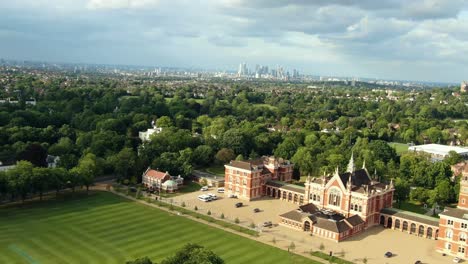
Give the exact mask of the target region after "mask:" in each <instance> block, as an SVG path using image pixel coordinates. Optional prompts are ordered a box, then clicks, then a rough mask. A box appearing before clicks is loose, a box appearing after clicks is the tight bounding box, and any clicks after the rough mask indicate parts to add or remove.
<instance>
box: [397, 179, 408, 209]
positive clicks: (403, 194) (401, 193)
mask: <svg viewBox="0 0 468 264" xmlns="http://www.w3.org/2000/svg"><path fill="white" fill-rule="evenodd" d="M409 193H410V184H409V182H408V181H407V180H404V179H401V178H396V180H395V198H396V201H397V203H398V207H400V206H401V202H403V201H405V200H406V199H408V195H409Z"/></svg>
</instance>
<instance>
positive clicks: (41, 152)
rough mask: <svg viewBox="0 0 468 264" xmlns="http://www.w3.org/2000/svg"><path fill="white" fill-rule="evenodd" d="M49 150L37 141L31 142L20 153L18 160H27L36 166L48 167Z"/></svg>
mask: <svg viewBox="0 0 468 264" xmlns="http://www.w3.org/2000/svg"><path fill="white" fill-rule="evenodd" d="M46 159H47V152H46V150H45V149H44V148H43V147H42V146H41V145H40V144H37V143H32V144H29V145H28V146H27V147H26V149H25V150H24V151H22V152H21V153H20V154H19V155H18V160H26V161H29V162H31V163H32V164H33V165H34V166H38V167H47V161H46Z"/></svg>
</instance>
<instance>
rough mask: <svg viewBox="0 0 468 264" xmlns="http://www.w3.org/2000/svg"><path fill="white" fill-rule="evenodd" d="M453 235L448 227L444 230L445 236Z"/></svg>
mask: <svg viewBox="0 0 468 264" xmlns="http://www.w3.org/2000/svg"><path fill="white" fill-rule="evenodd" d="M452 236H453V231H452V230H450V229H448V230H447V231H445V237H446V238H452Z"/></svg>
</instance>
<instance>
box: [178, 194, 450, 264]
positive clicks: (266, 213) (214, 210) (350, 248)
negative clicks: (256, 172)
mask: <svg viewBox="0 0 468 264" xmlns="http://www.w3.org/2000/svg"><path fill="white" fill-rule="evenodd" d="M208 193H212V194H216V195H217V196H218V200H215V201H211V202H203V201H200V200H199V199H198V196H199V195H202V194H208ZM172 199H173V202H174V203H175V204H177V205H181V204H182V202H184V203H185V205H186V207H187V208H190V209H193V208H194V207H195V206H196V207H197V208H198V211H199V212H200V213H207V212H208V211H210V212H211V215H212V216H214V217H219V216H220V215H221V214H224V216H225V218H226V219H228V220H231V221H233V220H234V219H235V218H238V219H239V220H240V223H241V224H242V225H244V226H248V225H250V224H251V223H254V224H255V225H256V226H259V225H262V223H263V222H266V221H272V222H273V224H274V225H275V226H274V227H273V228H262V231H263V232H262V234H261V235H260V237H259V238H258V239H259V240H262V241H264V242H266V243H270V244H271V241H272V240H275V241H276V242H275V246H279V247H281V248H287V247H288V245H289V244H290V243H291V242H294V243H295V245H296V251H297V252H310V251H311V250H313V251H318V250H319V248H320V245H321V244H323V246H324V249H323V251H324V252H326V253H328V252H329V251H332V252H333V254H336V255H338V256H340V255H341V253H344V258H345V259H348V260H351V261H353V262H355V263H362V261H363V259H364V258H366V259H367V260H368V263H382V264H399V263H414V262H415V261H416V260H421V261H422V263H424V264H429V263H430V264H442V263H453V262H452V260H453V257H450V256H445V257H444V256H442V254H440V253H437V252H436V251H435V244H436V241H435V240H430V239H424V238H420V237H417V236H414V235H409V234H406V233H403V232H400V231H395V230H391V229H385V228H383V227H380V226H376V227H371V228H369V229H368V230H366V231H365V232H363V233H361V234H359V235H356V236H354V237H351V238H349V239H347V240H345V241H343V242H340V243H336V242H333V241H330V240H326V239H323V238H318V237H315V236H311V235H310V234H309V233H306V232H302V231H297V230H293V229H290V228H287V227H284V226H277V223H278V220H279V217H278V216H279V215H280V214H283V213H285V212H288V211H290V210H294V209H297V208H298V205H295V204H292V203H287V202H285V201H280V200H277V199H272V198H269V197H264V198H263V199H259V200H255V201H250V202H247V201H244V200H241V199H234V198H227V197H226V196H225V195H224V194H222V193H217V192H216V188H210V190H208V191H196V192H193V193H188V194H183V195H180V196H177V197H174V198H172ZM238 202H242V203H243V206H242V207H240V208H236V206H235V204H236V203H238ZM255 208H259V209H260V212H258V213H255V212H254V209H255ZM273 238H274V239H273ZM387 251H390V252H392V253H393V254H394V255H393V256H392V257H391V258H386V257H385V256H384V254H385V252H387Z"/></svg>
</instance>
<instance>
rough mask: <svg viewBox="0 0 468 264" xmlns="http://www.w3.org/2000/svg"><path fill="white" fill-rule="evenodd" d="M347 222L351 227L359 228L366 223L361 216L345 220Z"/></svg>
mask: <svg viewBox="0 0 468 264" xmlns="http://www.w3.org/2000/svg"><path fill="white" fill-rule="evenodd" d="M345 221H346V222H347V223H348V224H350V225H351V226H353V227H354V226H358V225H360V224H363V223H364V220H362V218H361V217H360V216H359V215H353V216H351V217H348V218H346V219H345Z"/></svg>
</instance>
